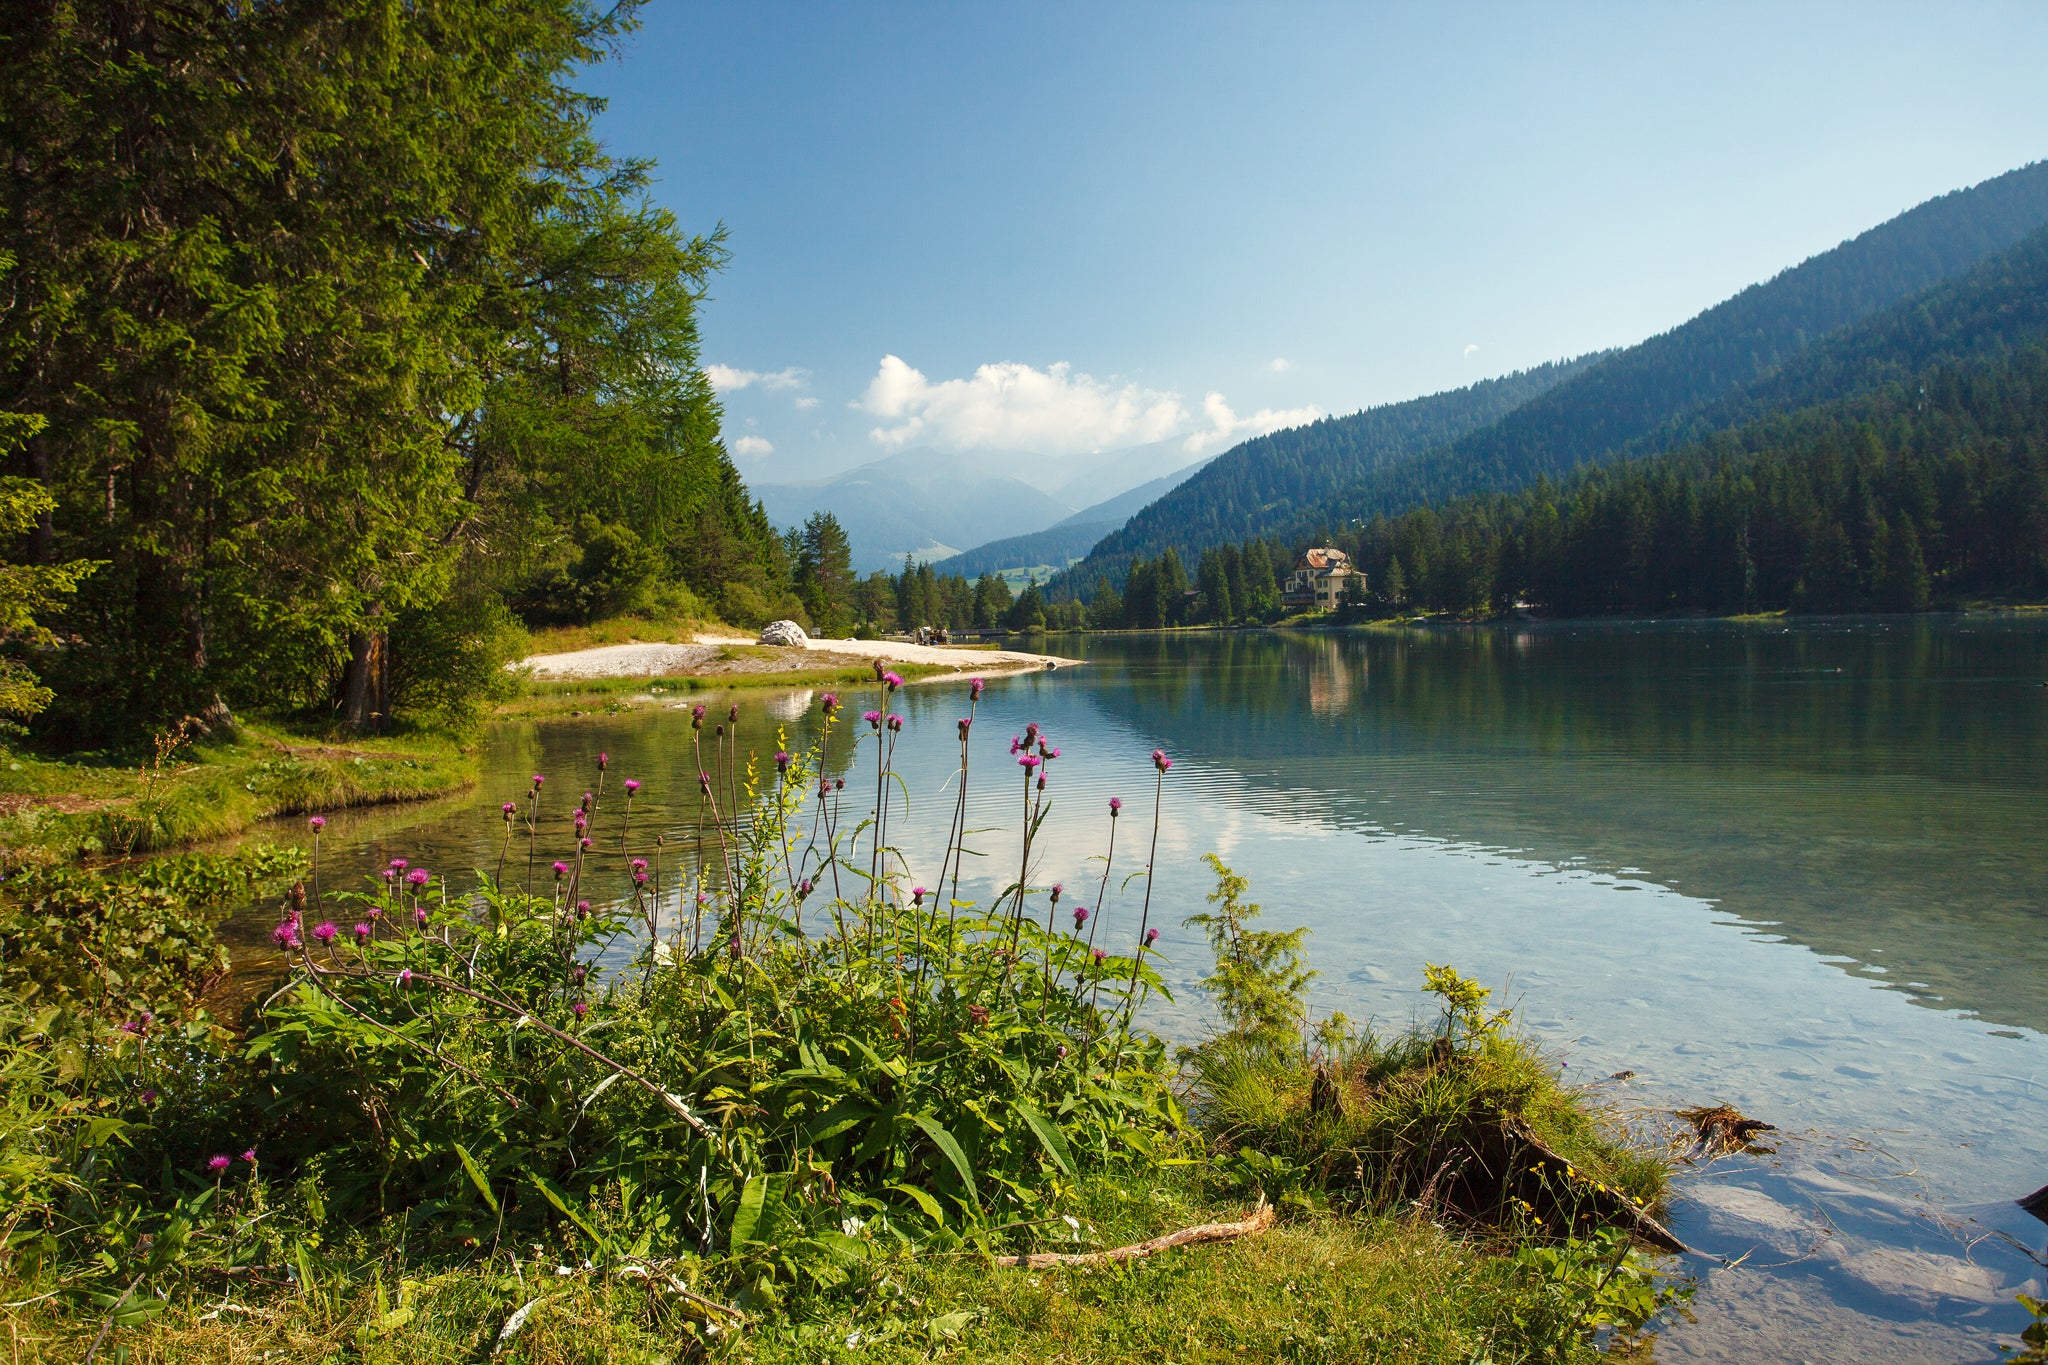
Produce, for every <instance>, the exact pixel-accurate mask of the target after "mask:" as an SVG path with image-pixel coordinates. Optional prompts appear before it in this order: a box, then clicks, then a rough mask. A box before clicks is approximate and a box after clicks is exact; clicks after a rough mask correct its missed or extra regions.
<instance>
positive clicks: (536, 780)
mask: <svg viewBox="0 0 2048 1365" xmlns="http://www.w3.org/2000/svg"><path fill="white" fill-rule="evenodd" d="M545 781H547V779H546V778H545V777H542V776H541V775H540V774H539V773H535V774H534V775H533V789H534V790H535V791H539V790H540V784H541V783H543V782H545Z"/></svg>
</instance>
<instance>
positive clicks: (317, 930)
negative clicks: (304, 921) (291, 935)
mask: <svg viewBox="0 0 2048 1365" xmlns="http://www.w3.org/2000/svg"><path fill="white" fill-rule="evenodd" d="M339 932H340V930H338V929H336V928H335V927H334V925H333V923H332V922H331V921H328V920H322V921H320V923H318V924H316V925H314V926H313V937H314V938H317V939H319V940H320V941H321V942H322V943H332V942H334V936H335V935H336V934H337V933H339Z"/></svg>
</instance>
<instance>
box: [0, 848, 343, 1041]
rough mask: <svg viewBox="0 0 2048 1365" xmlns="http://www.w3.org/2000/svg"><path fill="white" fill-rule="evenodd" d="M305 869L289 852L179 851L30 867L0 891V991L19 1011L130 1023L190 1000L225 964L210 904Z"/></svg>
mask: <svg viewBox="0 0 2048 1365" xmlns="http://www.w3.org/2000/svg"><path fill="white" fill-rule="evenodd" d="M304 866H305V859H304V856H303V855H302V854H301V853H300V852H299V850H297V849H279V848H272V847H269V846H262V847H257V848H253V849H249V850H245V851H243V852H240V853H236V854H233V855H229V856H219V855H213V854H197V853H191V854H182V855H179V856H177V857H172V858H162V859H158V860H156V861H154V862H149V863H144V864H142V865H141V866H139V867H135V868H127V869H119V868H117V869H114V870H111V871H85V870H80V869H72V868H48V867H45V868H29V869H25V870H22V871H19V872H16V873H15V874H13V875H12V876H11V877H9V878H8V880H7V881H6V883H5V884H4V886H0V993H4V994H6V995H7V996H9V997H10V998H12V999H13V1000H15V1001H16V1002H17V1003H18V1004H19V1005H20V1006H21V1007H22V1008H23V1009H24V1010H25V1011H31V1012H33V1011H41V1010H45V1009H50V1008H55V1009H61V1010H66V1011H83V1012H85V1013H88V1014H92V1015H94V1016H97V1017H99V1018H102V1019H110V1020H122V1019H131V1018H134V1017H136V1016H139V1015H143V1014H146V1013H150V1012H162V1013H171V1012H174V1011H176V1010H180V1009H183V1008H186V1007H189V1006H190V1005H191V1003H192V1002H193V1000H194V999H195V998H196V996H197V994H198V993H199V992H200V991H201V990H202V989H203V988H204V987H205V985H206V984H207V982H208V981H209V980H211V979H212V978H214V977H216V976H218V975H219V974H220V973H222V972H224V971H226V970H227V967H228V954H227V949H226V948H225V947H223V946H222V945H221V944H220V942H219V941H218V940H217V939H216V938H215V936H214V932H213V920H214V918H215V917H216V915H217V913H218V907H219V906H220V905H221V904H222V903H223V902H226V901H228V900H230V899H232V898H234V897H237V896H242V895H246V894H248V893H249V892H251V891H252V890H253V889H254V888H257V887H260V886H265V885H271V884H274V883H277V882H280V881H283V880H284V879H286V878H288V877H291V876H293V875H295V874H296V873H298V872H299V871H300V870H302V869H303V867H304Z"/></svg>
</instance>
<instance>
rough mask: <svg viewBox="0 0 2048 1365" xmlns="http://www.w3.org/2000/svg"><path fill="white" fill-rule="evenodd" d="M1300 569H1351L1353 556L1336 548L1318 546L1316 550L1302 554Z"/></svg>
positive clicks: (1305, 551)
mask: <svg viewBox="0 0 2048 1365" xmlns="http://www.w3.org/2000/svg"><path fill="white" fill-rule="evenodd" d="M1299 567H1301V568H1304V569H1348V568H1350V567H1351V556H1350V555H1347V554H1345V553H1344V552H1343V551H1342V550H1339V549H1337V548H1335V547H1334V546H1329V545H1318V546H1316V547H1315V548H1314V549H1311V550H1304V551H1303V552H1302V556H1301V563H1300V565H1299Z"/></svg>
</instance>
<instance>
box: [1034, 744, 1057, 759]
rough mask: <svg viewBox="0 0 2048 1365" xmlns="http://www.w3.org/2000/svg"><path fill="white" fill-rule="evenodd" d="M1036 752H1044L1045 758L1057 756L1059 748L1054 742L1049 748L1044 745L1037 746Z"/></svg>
mask: <svg viewBox="0 0 2048 1365" xmlns="http://www.w3.org/2000/svg"><path fill="white" fill-rule="evenodd" d="M1038 752H1040V753H1042V754H1044V755H1045V756H1046V757H1047V758H1058V757H1059V756H1060V750H1059V746H1058V745H1057V744H1055V745H1054V746H1053V747H1052V748H1050V749H1048V748H1046V747H1045V746H1044V745H1040V746H1039V748H1038Z"/></svg>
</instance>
